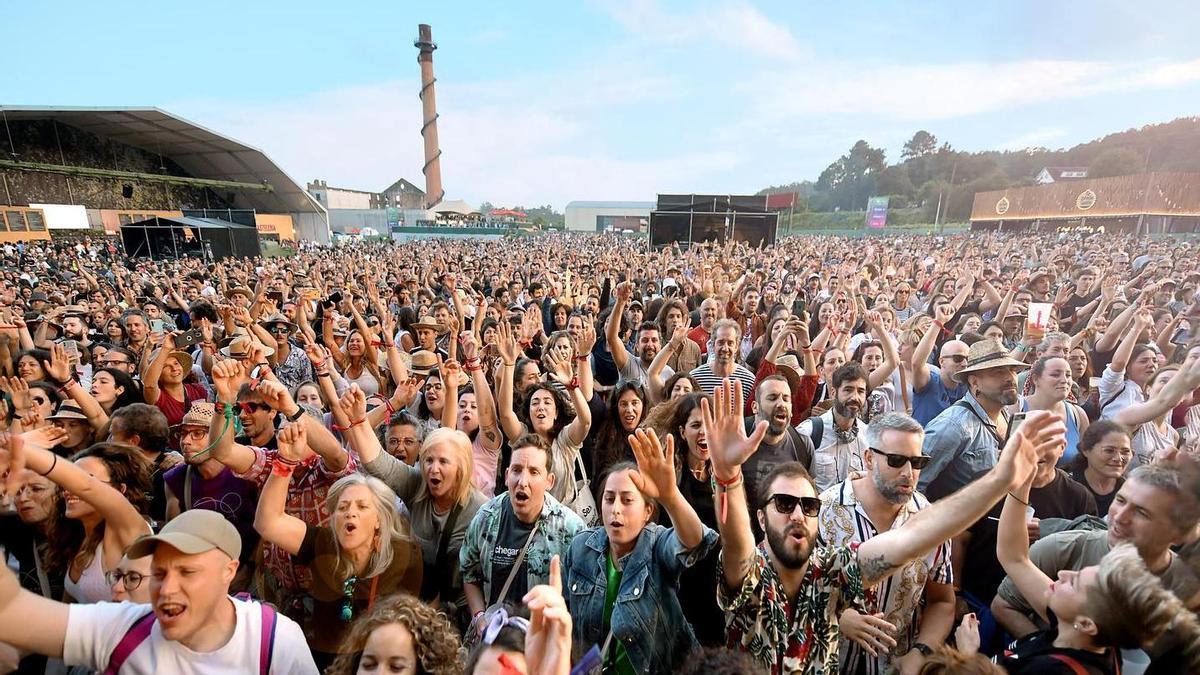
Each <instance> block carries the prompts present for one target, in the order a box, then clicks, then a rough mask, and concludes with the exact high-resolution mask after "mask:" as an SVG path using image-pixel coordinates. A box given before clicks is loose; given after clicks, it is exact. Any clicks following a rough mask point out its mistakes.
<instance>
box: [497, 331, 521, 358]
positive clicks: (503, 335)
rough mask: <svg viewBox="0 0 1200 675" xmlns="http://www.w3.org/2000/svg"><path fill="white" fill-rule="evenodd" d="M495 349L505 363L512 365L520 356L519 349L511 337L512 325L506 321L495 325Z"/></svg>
mask: <svg viewBox="0 0 1200 675" xmlns="http://www.w3.org/2000/svg"><path fill="white" fill-rule="evenodd" d="M496 333H497V338H496V349H497V350H498V351H499V352H500V358H502V359H504V362H505V363H514V362H516V360H517V357H519V356H520V355H521V348H520V346H519V345H518V344H517V341H516V339H515V338H514V337H513V331H512V325H511V324H510V323H509V322H508V321H507V320H502V321H499V322H497V323H496Z"/></svg>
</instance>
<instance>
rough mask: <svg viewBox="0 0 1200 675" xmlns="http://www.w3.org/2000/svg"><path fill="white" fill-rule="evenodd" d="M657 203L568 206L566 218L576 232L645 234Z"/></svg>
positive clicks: (572, 203) (592, 203)
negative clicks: (622, 231)
mask: <svg viewBox="0 0 1200 675" xmlns="http://www.w3.org/2000/svg"><path fill="white" fill-rule="evenodd" d="M654 207H655V202H590V201H575V202H570V203H569V204H567V208H566V210H565V213H564V214H563V219H564V221H565V223H566V227H567V229H568V230H571V231H573V232H610V231H616V230H626V231H630V232H645V231H646V230H647V228H648V227H649V225H650V212H651V211H653V210H654Z"/></svg>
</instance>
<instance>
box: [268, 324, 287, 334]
mask: <svg viewBox="0 0 1200 675" xmlns="http://www.w3.org/2000/svg"><path fill="white" fill-rule="evenodd" d="M267 331H268V332H270V333H275V334H280V333H282V334H287V333H291V332H292V329H291V328H288V327H287V326H285V325H283V324H281V323H277V324H272V325H271V327H270V328H268V329H267Z"/></svg>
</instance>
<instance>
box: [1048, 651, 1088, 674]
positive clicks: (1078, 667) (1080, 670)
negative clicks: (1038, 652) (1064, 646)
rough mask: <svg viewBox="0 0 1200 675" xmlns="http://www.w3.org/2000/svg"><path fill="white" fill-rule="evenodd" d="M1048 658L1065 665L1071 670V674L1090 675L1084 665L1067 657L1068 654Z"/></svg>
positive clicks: (1050, 655) (1053, 655) (1051, 655)
mask: <svg viewBox="0 0 1200 675" xmlns="http://www.w3.org/2000/svg"><path fill="white" fill-rule="evenodd" d="M1048 656H1049V657H1050V658H1052V659H1054V660H1055V661H1058V662H1059V663H1065V664H1066V665H1067V667H1068V668H1070V669H1071V672H1073V673H1075V675H1088V670H1087V668H1084V667H1083V664H1082V663H1080V662H1078V661H1076V660H1075V659H1073V658H1071V657H1070V656H1067V655H1066V654H1049V655H1048Z"/></svg>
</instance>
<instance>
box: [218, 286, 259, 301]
mask: <svg viewBox="0 0 1200 675" xmlns="http://www.w3.org/2000/svg"><path fill="white" fill-rule="evenodd" d="M235 295H243V296H245V297H246V299H247V300H253V299H254V291H252V290H250V289H249V288H246V287H245V286H235V287H233V288H231V289H229V290H227V291H225V297H227V298H230V299H232V298H233V296H235Z"/></svg>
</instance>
